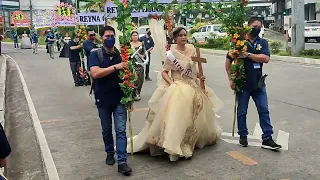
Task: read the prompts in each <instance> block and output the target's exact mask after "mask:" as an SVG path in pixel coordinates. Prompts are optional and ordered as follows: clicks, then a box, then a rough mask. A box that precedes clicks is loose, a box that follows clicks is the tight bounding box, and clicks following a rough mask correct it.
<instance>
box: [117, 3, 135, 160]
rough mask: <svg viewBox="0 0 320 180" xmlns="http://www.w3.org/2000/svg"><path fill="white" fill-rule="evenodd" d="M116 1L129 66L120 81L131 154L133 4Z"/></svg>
mask: <svg viewBox="0 0 320 180" xmlns="http://www.w3.org/2000/svg"><path fill="white" fill-rule="evenodd" d="M114 3H115V4H116V5H117V6H118V12H121V13H118V15H117V18H116V21H117V23H118V30H119V31H120V32H122V34H121V35H120V36H119V42H120V48H121V49H120V53H121V58H122V62H126V63H127V67H126V68H124V69H123V71H121V72H120V78H121V79H122V80H123V83H120V87H121V90H122V91H123V94H124V95H123V97H122V99H121V103H122V104H124V105H125V106H126V108H127V113H128V122H129V135H130V146H131V154H133V134H132V122H131V111H132V110H133V109H132V106H133V102H134V99H133V96H134V81H135V75H134V69H133V61H132V57H133V52H132V50H131V44H130V42H131V31H132V30H133V26H132V23H131V12H132V9H131V6H129V3H130V2H129V1H127V0H115V1H114Z"/></svg>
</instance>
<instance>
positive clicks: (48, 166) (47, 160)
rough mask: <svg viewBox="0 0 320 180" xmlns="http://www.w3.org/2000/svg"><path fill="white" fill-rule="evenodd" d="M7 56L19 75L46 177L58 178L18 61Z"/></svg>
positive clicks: (53, 179)
mask: <svg viewBox="0 0 320 180" xmlns="http://www.w3.org/2000/svg"><path fill="white" fill-rule="evenodd" d="M7 57H8V59H11V61H12V62H13V63H14V65H15V66H16V68H17V71H18V74H19V77H20V81H21V84H22V86H23V92H24V95H25V98H26V100H27V103H28V108H29V113H30V116H31V119H32V122H33V128H34V131H35V134H36V137H37V141H38V144H39V147H40V151H41V158H42V161H43V163H44V168H45V171H46V173H47V176H48V179H49V180H60V178H59V175H58V171H57V168H56V165H55V163H54V161H53V157H52V154H51V151H50V148H49V145H48V142H47V140H46V137H45V134H44V132H43V129H42V126H41V124H40V119H39V117H38V114H37V112H36V108H35V106H34V104H33V101H32V99H31V95H30V92H29V90H28V86H27V83H26V81H25V79H24V76H23V74H22V71H21V69H20V67H19V65H18V63H17V62H16V61H15V60H14V59H13V58H12V57H10V56H9V55H7Z"/></svg>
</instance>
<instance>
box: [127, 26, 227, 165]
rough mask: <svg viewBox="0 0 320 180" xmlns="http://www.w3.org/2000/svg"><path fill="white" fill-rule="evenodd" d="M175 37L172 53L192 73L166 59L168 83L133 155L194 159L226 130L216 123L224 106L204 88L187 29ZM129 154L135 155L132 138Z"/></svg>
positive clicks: (152, 104)
mask: <svg viewBox="0 0 320 180" xmlns="http://www.w3.org/2000/svg"><path fill="white" fill-rule="evenodd" d="M173 35H174V38H175V41H176V42H177V45H176V46H175V47H174V48H171V51H170V53H171V54H172V55H173V56H174V57H175V59H177V60H178V62H179V63H180V64H181V65H182V66H183V67H184V69H188V70H189V72H190V70H191V71H192V72H191V74H190V73H189V75H185V74H186V73H185V71H181V70H179V69H178V68H177V66H176V65H174V63H173V61H172V58H171V60H170V59H169V58H167V59H166V60H165V63H164V70H163V72H162V77H163V79H164V82H163V83H162V85H160V86H159V87H158V88H157V89H156V91H155V92H154V94H153V96H152V97H151V99H150V100H149V103H148V104H149V108H150V110H149V113H148V115H147V122H146V125H145V127H144V128H143V130H142V131H141V132H140V133H139V134H138V135H136V136H134V138H133V146H134V147H133V152H140V151H144V150H147V149H149V150H150V154H151V155H152V156H156V155H162V154H163V153H167V154H169V157H170V160H171V161H176V160H178V159H179V157H185V158H190V157H191V156H192V154H193V152H194V149H195V147H197V148H202V147H204V146H205V145H212V144H215V143H216V142H217V140H218V139H219V136H220V135H221V133H222V130H221V128H220V127H219V126H218V125H217V123H216V116H215V112H216V111H218V110H219V109H220V108H221V107H222V102H221V101H220V99H219V98H217V96H216V95H215V94H214V92H213V91H212V90H211V89H210V88H208V87H206V89H205V90H203V89H201V87H200V85H199V84H200V83H199V82H200V81H199V78H198V67H197V65H196V63H195V62H193V61H192V60H191V56H194V55H195V48H194V46H193V45H190V44H186V43H187V32H186V30H185V29H184V28H182V27H180V28H177V29H176V30H175V31H174V32H173ZM168 57H169V56H168ZM171 57H172V56H171ZM201 78H204V77H201ZM127 151H128V153H129V152H131V146H130V138H129V139H128V146H127Z"/></svg>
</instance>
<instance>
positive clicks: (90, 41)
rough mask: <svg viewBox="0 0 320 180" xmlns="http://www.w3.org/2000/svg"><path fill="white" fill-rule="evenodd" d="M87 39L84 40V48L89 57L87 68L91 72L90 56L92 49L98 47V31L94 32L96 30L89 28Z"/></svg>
mask: <svg viewBox="0 0 320 180" xmlns="http://www.w3.org/2000/svg"><path fill="white" fill-rule="evenodd" d="M87 37H88V38H87V39H86V40H85V41H84V42H83V49H84V51H85V53H86V57H87V69H88V72H90V69H89V57H90V54H91V51H92V50H93V49H95V48H97V44H96V33H95V32H94V30H92V29H89V30H87Z"/></svg>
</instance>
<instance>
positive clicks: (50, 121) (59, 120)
mask: <svg viewBox="0 0 320 180" xmlns="http://www.w3.org/2000/svg"><path fill="white" fill-rule="evenodd" d="M62 121H64V119H49V120H44V121H40V123H41V124H46V123H55V122H62Z"/></svg>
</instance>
